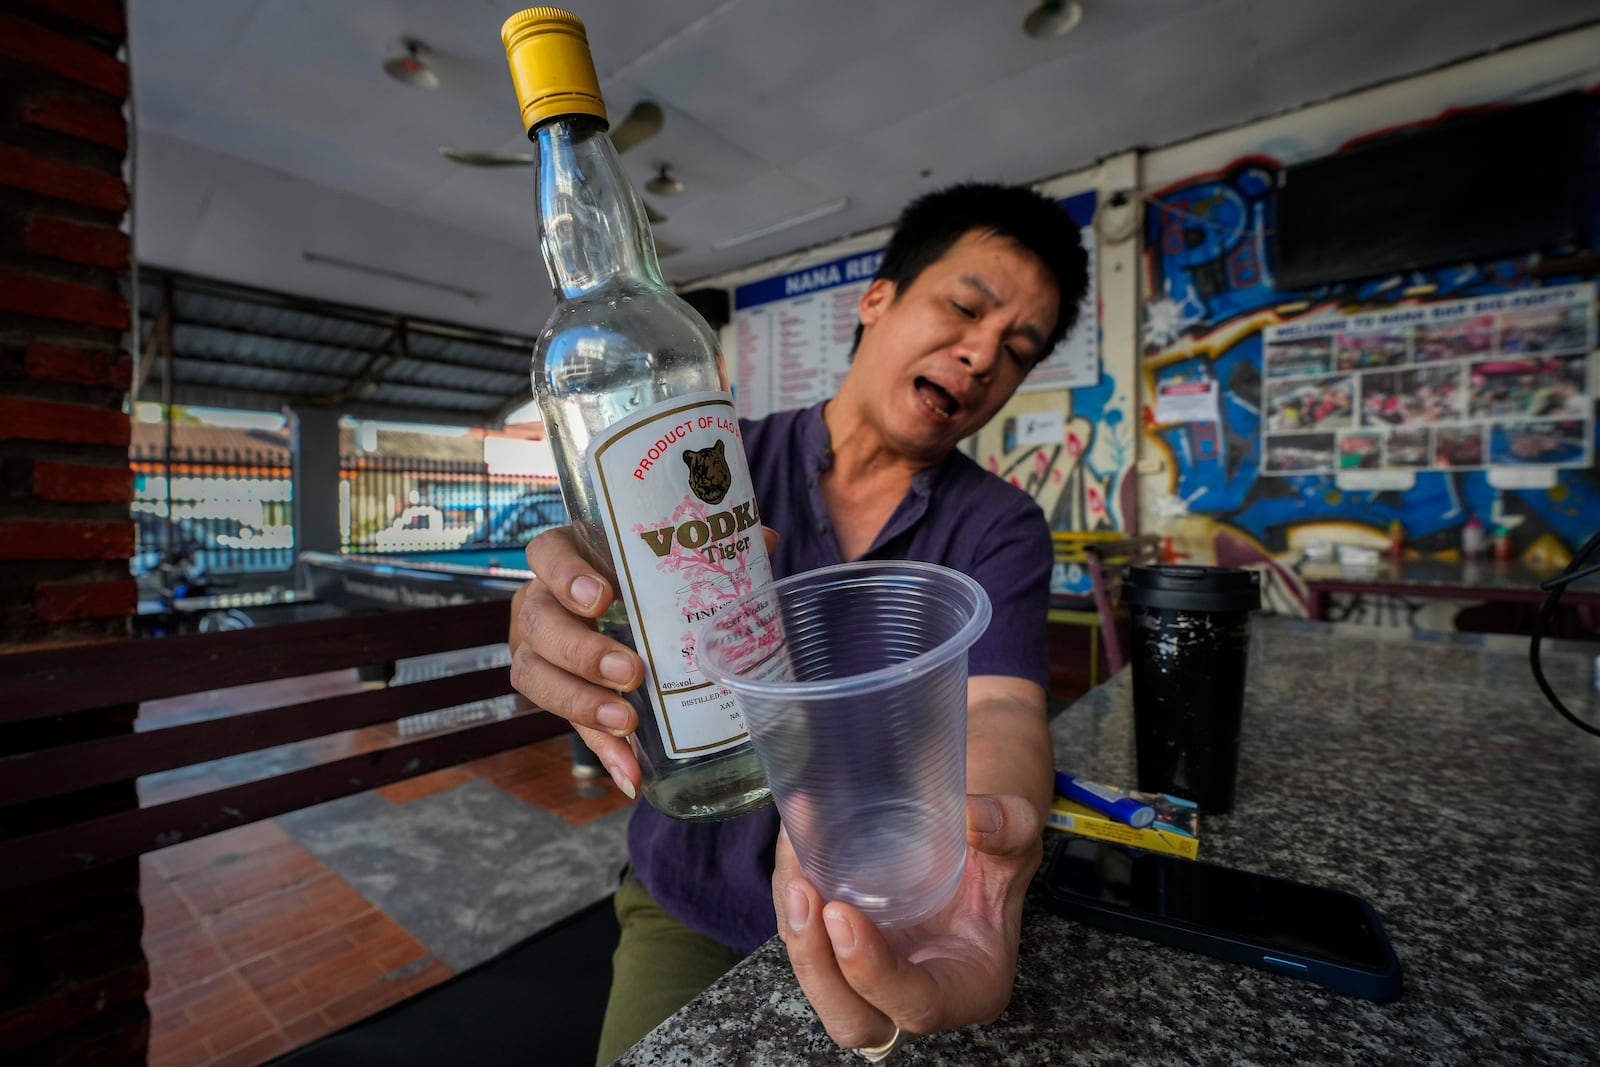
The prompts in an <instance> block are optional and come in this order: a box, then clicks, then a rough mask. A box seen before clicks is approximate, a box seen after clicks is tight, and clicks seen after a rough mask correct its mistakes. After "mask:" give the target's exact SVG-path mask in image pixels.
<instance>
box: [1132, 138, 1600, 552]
mask: <svg viewBox="0 0 1600 1067" xmlns="http://www.w3.org/2000/svg"><path fill="white" fill-rule="evenodd" d="M1590 140H1591V142H1594V143H1600V138H1590ZM1594 154H1595V151H1594V150H1592V151H1591V157H1593V156H1594ZM1593 162H1594V160H1593V158H1591V164H1593ZM1275 167H1276V164H1275V163H1274V162H1273V161H1271V160H1267V159H1262V158H1247V159H1244V160H1241V161H1239V162H1238V163H1236V164H1234V165H1233V166H1232V167H1229V168H1228V169H1226V170H1225V171H1223V172H1221V173H1219V174H1216V175H1206V176H1203V177H1199V178H1196V179H1194V180H1193V181H1190V182H1186V183H1183V184H1180V185H1178V186H1176V187H1173V188H1169V189H1166V190H1163V191H1161V192H1159V193H1157V194H1156V195H1155V196H1154V197H1152V200H1151V204H1150V209H1149V211H1148V212H1147V214H1146V221H1145V226H1146V232H1145V238H1146V257H1147V261H1146V268H1147V271H1148V282H1149V289H1148V292H1149V293H1150V294H1152V295H1151V296H1150V297H1149V298H1148V300H1147V304H1146V308H1145V312H1146V314H1145V338H1144V350H1145V354H1146V356H1147V357H1148V358H1150V359H1151V360H1152V366H1153V368H1154V369H1153V370H1152V371H1151V379H1152V384H1153V385H1155V386H1157V387H1159V386H1160V385H1161V384H1162V383H1166V382H1177V381H1205V380H1214V381H1216V382H1218V383H1220V385H1221V421H1220V422H1219V423H1211V422H1196V423H1185V424H1181V425H1172V426H1151V427H1149V429H1148V431H1147V432H1149V433H1150V434H1151V435H1152V437H1153V438H1155V439H1157V440H1159V441H1160V442H1161V443H1162V444H1163V445H1164V446H1165V447H1166V449H1167V451H1168V452H1169V454H1170V455H1171V457H1172V462H1173V465H1174V468H1175V474H1176V478H1175V486H1174V489H1173V495H1174V496H1175V497H1177V498H1178V499H1179V500H1180V501H1181V502H1182V503H1183V505H1184V507H1185V509H1186V510H1187V511H1188V512H1189V513H1191V514H1204V515H1212V516H1215V517H1217V518H1218V519H1219V520H1223V521H1225V522H1226V523H1227V524H1228V525H1230V526H1232V527H1235V528H1237V529H1239V530H1241V531H1243V532H1245V533H1248V534H1249V535H1250V536H1252V537H1254V538H1256V539H1257V540H1258V541H1260V542H1261V543H1262V544H1263V545H1265V546H1266V548H1267V550H1268V551H1269V552H1272V551H1281V550H1282V549H1283V548H1284V547H1285V546H1286V541H1287V536H1288V532H1289V530H1290V529H1291V528H1292V527H1294V526H1297V525H1301V524H1305V523H1315V522H1329V521H1349V522H1354V523H1359V524H1363V525H1367V526H1370V527H1373V528H1375V529H1378V530H1385V529H1387V527H1388V526H1389V524H1390V522H1391V521H1396V520H1398V521H1399V522H1400V523H1401V524H1402V526H1403V528H1404V530H1405V535H1406V538H1407V541H1408V542H1409V543H1412V544H1417V545H1419V546H1421V547H1424V548H1428V547H1433V548H1439V549H1442V548H1447V547H1452V546H1453V545H1454V544H1455V543H1456V540H1457V538H1458V536H1459V533H1458V531H1459V528H1460V526H1461V525H1462V524H1463V523H1464V522H1466V520H1467V519H1468V518H1469V517H1471V516H1473V515H1476V516H1479V517H1480V518H1481V519H1482V520H1483V521H1488V518H1489V516H1490V515H1491V513H1492V510H1493V507H1494V503H1495V499H1496V496H1497V493H1499V492H1500V491H1498V490H1496V489H1495V488H1493V487H1492V486H1491V485H1490V484H1489V481H1488V474H1487V472H1485V471H1481V470H1475V471H1419V472H1418V473H1417V475H1416V484H1415V487H1414V488H1412V489H1409V490H1407V491H1405V492H1395V491H1387V492H1346V491H1343V490H1340V489H1339V488H1338V487H1337V485H1336V483H1335V480H1334V478H1333V477H1332V476H1331V475H1287V476H1274V477H1268V478H1263V477H1260V474H1261V471H1260V462H1261V419H1262V412H1261V409H1260V396H1261V383H1262V343H1261V333H1260V326H1261V325H1264V324H1268V323H1270V322H1276V321H1288V320H1289V319H1292V318H1294V317H1299V316H1306V315H1315V314H1317V313H1319V312H1321V311H1324V310H1326V309H1327V308H1329V307H1330V306H1333V305H1338V306H1341V307H1350V306H1359V307H1361V308H1363V309H1367V310H1377V309H1381V308H1385V307H1390V306H1393V305H1396V304H1399V303H1402V302H1408V301H1410V300H1413V299H1414V298H1413V297H1408V296H1407V295H1406V291H1407V290H1413V291H1415V290H1416V289H1418V288H1420V287H1431V288H1429V289H1428V298H1429V299H1434V300H1437V299H1449V298H1458V297H1465V296H1476V295H1480V294H1492V293H1503V292H1508V291H1511V290H1516V289H1523V288H1527V287H1529V286H1531V285H1537V284H1542V285H1554V284H1565V283H1567V282H1572V281H1583V280H1588V279H1587V278H1580V277H1568V278H1551V277H1545V278H1535V276H1534V274H1533V267H1534V264H1535V262H1536V260H1535V257H1534V256H1533V255H1531V254H1530V255H1527V256H1521V257H1516V258H1510V259H1505V260H1501V261H1498V262H1494V263H1490V264H1478V265H1470V264H1468V265H1454V266H1448V267H1441V268H1437V269H1432V270H1425V271H1408V272H1405V273H1403V274H1395V275H1392V276H1388V277H1383V278H1371V279H1364V280H1362V281H1359V282H1352V283H1346V284H1339V285H1334V286H1327V287H1323V288H1319V289H1315V290H1303V291H1284V290H1280V289H1277V288H1275V287H1274V285H1273V278H1272V252H1271V242H1270V240H1269V237H1270V235H1271V233H1272V227H1273V196H1272V191H1273V185H1274V170H1275ZM1587 175H1588V179H1589V180H1588V181H1586V183H1585V184H1586V187H1587V188H1588V190H1589V192H1590V195H1589V197H1588V199H1587V200H1586V206H1587V208H1588V211H1589V214H1590V221H1591V233H1595V234H1600V168H1597V167H1596V166H1593V165H1591V166H1590V167H1589V168H1588V171H1587ZM1267 312H1270V313H1271V314H1262V313H1267ZM1257 315H1260V318H1261V322H1259V323H1248V322H1243V321H1241V320H1245V319H1247V318H1248V317H1250V316H1257ZM1208 342H1213V343H1210V344H1208ZM1185 352H1188V353H1196V354H1192V355H1181V356H1179V357H1178V358H1170V356H1169V353H1170V354H1178V353H1185ZM1502 500H1503V506H1504V508H1505V510H1506V511H1507V512H1509V513H1512V514H1515V515H1518V516H1520V517H1521V520H1522V521H1521V525H1520V527H1519V529H1518V531H1517V532H1516V535H1515V536H1516V541H1517V543H1518V546H1519V548H1521V547H1526V546H1527V545H1528V544H1530V543H1531V542H1532V541H1533V540H1535V539H1536V538H1538V537H1539V536H1541V535H1543V534H1547V533H1554V534H1555V535H1556V536H1557V537H1558V538H1559V539H1560V540H1561V541H1562V542H1564V543H1565V545H1566V546H1567V547H1568V548H1569V549H1570V548H1572V547H1575V546H1576V544H1578V543H1580V542H1582V541H1583V540H1584V539H1585V538H1586V537H1588V536H1589V535H1590V534H1591V533H1593V532H1594V531H1595V530H1596V529H1600V485H1597V483H1596V478H1595V475H1594V472H1593V471H1589V470H1563V471H1561V472H1560V474H1559V476H1558V481H1557V487H1556V488H1555V489H1554V490H1544V489H1539V490H1516V491H1506V492H1505V493H1504V494H1503V497H1502Z"/></svg>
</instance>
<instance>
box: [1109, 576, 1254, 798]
mask: <svg viewBox="0 0 1600 1067" xmlns="http://www.w3.org/2000/svg"><path fill="white" fill-rule="evenodd" d="M1122 601H1123V603H1124V604H1126V605H1127V606H1128V621H1129V624H1130V626H1131V632H1132V642H1131V645H1132V648H1131V651H1132V659H1131V665H1132V668H1133V730H1134V746H1135V750H1136V756H1137V763H1138V780H1139V788H1140V789H1141V790H1142V791H1144V792H1147V793H1171V794H1172V795H1173V796H1179V797H1184V798H1186V799H1188V800H1192V801H1194V802H1195V804H1196V805H1198V806H1199V808H1200V810H1201V811H1202V812H1211V813H1222V812H1226V811H1230V810H1232V808H1233V792H1234V785H1235V784H1236V782H1237V780H1238V776H1239V724H1240V719H1241V718H1242V715H1243V712H1244V680H1245V671H1246V668H1247V666H1248V659H1249V651H1250V612H1252V611H1254V610H1256V609H1257V608H1259V607H1260V606H1261V584H1260V577H1259V575H1257V574H1256V573H1255V572H1253V571H1247V570H1239V569H1236V568H1233V567H1183V566H1157V567H1130V568H1128V572H1127V575H1126V576H1125V577H1124V579H1123V584H1122Z"/></svg>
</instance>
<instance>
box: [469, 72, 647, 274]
mask: <svg viewBox="0 0 1600 1067" xmlns="http://www.w3.org/2000/svg"><path fill="white" fill-rule="evenodd" d="M664 118H665V116H664V115H663V114H662V112H661V105H659V104H653V103H651V102H650V101H648V100H641V101H639V102H638V103H637V104H635V105H633V110H631V111H629V112H628V114H627V116H626V117H624V118H623V120H622V121H621V122H619V123H617V124H616V125H615V126H613V127H611V143H612V144H614V145H616V146H617V151H618V152H626V151H627V150H628V149H630V148H634V147H637V146H638V145H641V144H643V143H644V142H646V141H648V140H649V139H650V138H652V137H654V136H655V135H656V134H658V133H660V132H661V124H662V122H663V121H664ZM439 154H440V155H441V156H444V157H445V158H446V159H448V160H451V161H452V162H455V163H461V164H463V165H465V166H468V167H525V166H530V165H532V164H533V163H536V162H537V161H538V158H537V157H536V156H535V155H534V154H533V153H532V152H474V151H472V150H470V149H466V148H452V147H451V146H449V145H440V146H439ZM644 211H645V215H646V216H647V217H648V218H649V219H650V221H651V222H652V223H655V224H657V225H659V224H661V223H663V222H666V221H667V217H666V216H665V215H663V214H661V212H659V211H657V210H656V209H655V208H653V207H651V206H650V205H649V204H646V205H645V206H644ZM657 244H658V245H659V244H660V242H657ZM658 251H659V249H658ZM661 254H662V255H666V253H665V252H661Z"/></svg>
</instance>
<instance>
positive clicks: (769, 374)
mask: <svg viewBox="0 0 1600 1067" xmlns="http://www.w3.org/2000/svg"><path fill="white" fill-rule="evenodd" d="M1060 204H1061V206H1062V207H1063V208H1064V209H1065V210H1066V211H1067V213H1068V214H1069V215H1071V216H1072V217H1073V219H1074V221H1076V222H1077V223H1078V226H1079V229H1080V233H1081V234H1082V238H1083V243H1084V247H1085V248H1086V249H1087V250H1088V253H1089V291H1088V293H1087V294H1086V295H1085V297H1084V301H1083V305H1082V307H1081V309H1080V312H1079V318H1078V323H1077V325H1076V326H1074V327H1073V329H1072V332H1071V333H1070V334H1068V335H1067V336H1066V337H1065V338H1064V339H1063V340H1062V342H1061V343H1060V344H1059V345H1057V346H1056V349H1055V351H1054V352H1052V353H1051V354H1050V356H1049V357H1048V358H1047V359H1046V360H1045V362H1044V363H1042V364H1041V365H1040V366H1039V367H1038V369H1036V370H1034V371H1033V373H1031V374H1030V375H1028V378H1027V380H1026V381H1025V382H1024V383H1023V386H1022V388H1023V390H1025V391H1026V390H1034V389H1061V388H1071V387H1073V386H1079V385H1093V384H1095V383H1096V382H1097V381H1099V374H1100V322H1099V315H1098V308H1099V298H1098V294H1097V293H1096V291H1095V269H1094V262H1095V246H1094V228H1093V225H1092V223H1093V221H1094V207H1095V194H1094V193H1092V192H1089V193H1080V194H1078V195H1077V196H1070V197H1067V198H1066V199H1064V200H1061V201H1060ZM882 261H883V251H882V250H881V249H874V250H872V251H869V252H859V253H856V254H855V255H851V256H844V257H841V258H839V259H834V260H830V261H828V262H826V263H819V264H817V265H815V266H812V267H807V268H805V269H804V270H797V271H790V272H789V273H787V274H779V275H774V276H773V277H770V278H762V279H760V280H759V281H754V282H750V283H749V284H747V285H741V286H739V287H738V288H737V289H735V290H734V293H733V332H734V346H735V364H734V365H735V368H736V369H735V373H736V375H737V383H736V385H737V387H736V389H735V390H734V400H735V403H736V405H737V407H738V411H739V414H740V415H741V416H744V417H745V418H760V417H761V416H763V415H767V414H770V413H771V412H774V411H786V410H788V409H790V408H798V407H806V406H808V405H810V404H814V403H816V402H817V401H819V400H826V399H827V398H828V397H830V396H832V395H833V394H834V393H836V392H837V391H838V389H839V383H840V382H842V381H843V380H844V376H845V372H846V371H848V370H849V369H850V351H851V347H852V345H853V344H854V341H855V331H856V324H857V323H858V322H859V321H860V320H859V318H858V316H857V314H856V306H857V304H858V303H859V302H860V300H861V294H862V293H864V292H866V290H867V286H869V285H870V284H872V276H873V274H874V273H876V271H877V269H878V264H879V263H881V262H882Z"/></svg>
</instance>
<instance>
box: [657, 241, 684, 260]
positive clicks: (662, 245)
mask: <svg viewBox="0 0 1600 1067" xmlns="http://www.w3.org/2000/svg"><path fill="white" fill-rule="evenodd" d="M682 251H683V249H681V248H679V247H678V246H677V245H675V244H672V243H671V242H670V241H657V242H656V258H657V259H666V258H667V257H668V256H674V255H677V254H678V253H679V252H682Z"/></svg>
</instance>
